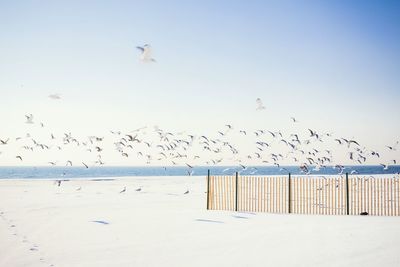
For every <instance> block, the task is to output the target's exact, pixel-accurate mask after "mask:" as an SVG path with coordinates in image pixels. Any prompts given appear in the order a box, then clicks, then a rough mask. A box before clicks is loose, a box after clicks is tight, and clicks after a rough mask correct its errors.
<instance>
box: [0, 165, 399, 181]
mask: <svg viewBox="0 0 400 267" xmlns="http://www.w3.org/2000/svg"><path fill="white" fill-rule="evenodd" d="M283 168H285V169H286V170H282V169H280V168H278V167H275V166H273V167H272V166H254V167H247V169H245V170H243V169H242V168H241V167H238V166H203V167H194V168H193V169H191V172H192V175H195V176H206V175H207V172H208V170H210V173H211V174H212V175H232V174H234V173H235V172H239V173H240V174H241V175H287V174H288V173H289V172H290V173H291V174H293V175H297V174H304V173H302V172H301V171H300V169H299V167H297V166H283ZM310 170H311V174H312V175H329V174H338V173H339V170H338V169H335V168H333V167H332V166H330V167H326V168H321V169H320V170H319V171H313V170H312V168H310ZM353 170H355V171H357V173H358V174H359V175H374V174H397V173H399V172H400V166H399V165H396V166H389V168H388V169H387V170H384V169H383V167H382V166H345V169H344V171H343V173H346V172H347V173H349V174H350V173H351V172H352V171H353ZM188 171H189V168H188V167H148V166H147V167H105V166H102V167H90V168H88V169H86V168H85V167H57V166H51V167H0V179H79V178H94V177H128V176H187V175H189V174H188Z"/></svg>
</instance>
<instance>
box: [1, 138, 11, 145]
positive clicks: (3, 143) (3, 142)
mask: <svg viewBox="0 0 400 267" xmlns="http://www.w3.org/2000/svg"><path fill="white" fill-rule="evenodd" d="M8 140H10V138H8V139H7V140H5V141H4V140H1V139H0V145H7V142H8Z"/></svg>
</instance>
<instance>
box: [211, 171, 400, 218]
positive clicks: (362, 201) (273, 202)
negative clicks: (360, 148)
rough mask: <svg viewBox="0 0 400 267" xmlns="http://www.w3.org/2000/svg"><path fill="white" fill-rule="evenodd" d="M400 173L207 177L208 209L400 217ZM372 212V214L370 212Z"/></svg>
mask: <svg viewBox="0 0 400 267" xmlns="http://www.w3.org/2000/svg"><path fill="white" fill-rule="evenodd" d="M399 180H400V178H399V177H396V178H373V177H350V176H349V175H348V174H346V176H340V177H327V178H325V177H313V176H310V177H308V176H307V177H306V176H299V177H292V176H291V175H290V174H289V176H286V177H275V176H270V177H267V176H264V177H256V176H239V175H238V174H236V175H234V176H210V175H208V176H207V187H208V190H207V209H210V210H231V211H247V212H270V213H297V214H324V215H346V214H347V215H360V214H362V213H364V215H367V214H368V215H378V216H400V193H399V191H400V185H399ZM365 213H367V214H365Z"/></svg>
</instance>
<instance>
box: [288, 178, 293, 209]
mask: <svg viewBox="0 0 400 267" xmlns="http://www.w3.org/2000/svg"><path fill="white" fill-rule="evenodd" d="M290 178H291V174H290V172H289V182H288V191H289V192H288V196H289V197H288V198H289V202H288V211H289V213H292V205H291V202H292V199H291V192H290V189H291V188H290Z"/></svg>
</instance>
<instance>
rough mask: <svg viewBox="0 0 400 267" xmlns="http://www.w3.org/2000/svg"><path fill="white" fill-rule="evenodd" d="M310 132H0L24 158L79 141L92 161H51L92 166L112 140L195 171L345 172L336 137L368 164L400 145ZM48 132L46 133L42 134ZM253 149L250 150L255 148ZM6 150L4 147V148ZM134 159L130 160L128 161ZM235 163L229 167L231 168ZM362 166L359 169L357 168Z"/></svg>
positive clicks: (119, 148) (259, 105) (125, 153)
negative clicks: (376, 145) (374, 145)
mask: <svg viewBox="0 0 400 267" xmlns="http://www.w3.org/2000/svg"><path fill="white" fill-rule="evenodd" d="M137 49H138V50H140V52H141V53H140V60H141V61H143V62H156V60H155V59H154V58H153V57H152V51H151V47H150V45H148V44H146V45H144V46H137ZM48 97H49V98H50V99H52V100H54V101H58V100H60V99H61V95H59V94H51V95H49V96H48ZM255 104H256V107H255V110H256V111H257V112H262V111H263V110H265V109H266V107H265V106H264V104H263V102H262V100H261V99H260V98H257V99H256V101H255ZM25 119H26V120H25V123H26V124H28V125H32V127H34V125H39V127H40V128H43V129H45V128H46V127H45V125H44V124H43V123H42V122H39V123H36V121H35V117H34V115H33V114H27V115H25ZM290 120H291V123H293V124H294V125H298V124H299V122H298V120H297V119H296V118H294V117H291V118H290ZM303 131H304V132H305V133H306V134H303V135H301V134H300V132H298V131H297V132H290V133H283V132H282V131H280V130H278V131H276V130H275V131H274V130H271V129H269V130H268V129H257V130H252V131H250V130H248V129H241V128H237V127H236V126H234V125H231V124H226V125H224V126H222V127H221V129H219V130H218V131H216V132H215V133H214V134H212V135H201V134H196V133H187V132H177V133H176V132H170V131H167V130H163V129H160V128H159V127H156V126H155V127H153V128H152V127H147V126H146V127H141V128H138V129H135V130H133V131H129V132H122V131H110V132H109V135H108V136H107V137H106V136H96V135H91V136H88V137H85V138H78V137H75V136H74V135H73V134H72V133H71V132H65V133H63V135H62V136H56V135H55V134H53V133H52V132H48V133H47V134H45V136H47V137H48V139H47V140H44V141H39V138H35V137H34V136H32V135H31V134H30V133H27V134H25V136H19V137H15V138H14V140H12V141H11V138H4V137H0V149H1V146H8V145H10V142H13V143H15V144H18V143H19V142H21V143H23V145H21V149H22V151H24V153H21V154H19V155H15V158H16V159H18V160H19V161H21V162H22V161H24V158H25V157H26V156H27V153H28V152H30V153H31V152H33V151H38V150H39V151H41V150H49V151H50V150H56V151H62V150H63V149H65V148H66V147H74V148H76V149H81V150H83V151H84V152H87V153H91V154H92V155H93V161H92V162H90V163H89V162H84V161H79V162H78V163H76V161H77V159H74V160H72V159H70V160H67V161H66V162H63V163H60V162H58V161H54V160H52V161H48V164H49V165H52V166H55V165H63V166H76V165H78V166H84V167H85V168H89V167H90V166H93V165H104V164H105V161H104V158H106V157H107V155H104V154H105V153H104V151H105V147H106V146H107V145H106V143H108V145H109V146H110V147H112V148H113V150H114V152H116V153H118V154H119V155H120V156H121V157H122V158H125V159H130V158H133V157H136V158H139V160H142V162H143V163H145V164H154V163H158V164H157V165H163V166H169V165H178V166H182V165H183V166H187V168H188V170H187V172H188V174H189V175H191V174H193V166H202V165H222V164H223V163H226V162H235V164H236V165H237V167H238V168H240V169H241V170H251V174H254V173H256V172H257V168H255V167H247V166H246V165H247V163H249V164H251V165H252V166H259V165H270V166H276V167H277V168H279V170H280V171H287V169H285V168H284V167H282V166H281V165H283V163H285V164H286V165H287V163H290V164H293V165H295V166H298V167H299V169H300V170H301V172H303V173H304V174H310V173H311V171H319V170H321V169H323V168H327V167H328V166H333V168H335V169H337V172H338V173H339V174H341V173H343V171H344V169H345V166H343V165H342V164H340V163H339V161H338V160H335V158H334V153H332V151H335V150H336V148H335V147H334V148H332V147H327V146H325V147H324V144H328V143H329V141H330V144H331V145H332V142H333V143H336V146H339V147H342V149H343V148H344V149H345V150H346V152H345V153H347V155H348V156H347V157H348V159H349V160H350V161H351V162H352V163H353V164H354V165H362V164H367V163H368V160H369V159H372V160H373V161H375V162H376V161H380V158H381V153H385V152H387V151H395V150H397V146H398V144H399V142H398V141H397V142H396V143H394V144H393V145H387V146H386V147H385V150H386V151H376V150H372V149H369V148H367V147H365V146H363V145H362V144H360V143H359V142H358V141H357V140H354V139H351V138H344V137H338V136H334V135H333V134H332V133H326V132H319V131H316V130H314V129H303ZM42 136H43V135H42ZM237 138H247V139H249V140H250V143H249V146H247V147H246V148H245V149H241V148H239V147H240V145H237V144H236V143H235V142H234V141H235V140H237ZM249 151H250V152H249ZM1 153H2V152H1V151H0V154H1ZM128 164H129V163H128ZM396 164H397V161H396V159H393V160H390V161H389V162H384V163H381V166H382V168H383V169H384V170H387V169H388V168H389V166H390V165H396ZM229 169H230V168H227V169H225V170H224V172H226V171H229ZM354 172H355V173H356V172H357V171H355V170H353V173H354Z"/></svg>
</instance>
